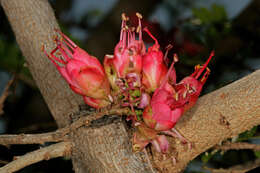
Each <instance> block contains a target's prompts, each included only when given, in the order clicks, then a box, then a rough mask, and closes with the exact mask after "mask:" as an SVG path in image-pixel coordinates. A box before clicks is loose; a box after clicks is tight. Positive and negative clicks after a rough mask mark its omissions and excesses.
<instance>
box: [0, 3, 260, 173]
mask: <svg viewBox="0 0 260 173" xmlns="http://www.w3.org/2000/svg"><path fill="white" fill-rule="evenodd" d="M0 2H1V5H2V7H3V8H4V11H5V13H6V15H7V16H8V19H9V21H10V23H11V26H12V28H13V30H14V33H15V35H16V40H17V42H18V44H19V46H20V48H21V50H22V52H23V55H24V56H25V57H26V61H27V64H28V67H29V69H30V71H31V73H32V75H33V77H34V80H35V81H36V83H37V85H38V87H39V89H40V91H41V93H42V95H43V97H44V99H45V101H46V103H47V104H48V106H49V108H50V110H51V112H52V115H53V117H54V118H55V120H56V122H57V124H58V126H59V127H64V126H65V125H68V124H69V123H70V119H69V116H68V114H70V113H72V112H76V111H78V105H79V104H83V101H82V99H81V97H80V96H77V95H75V94H74V93H72V91H71V90H70V89H69V87H68V85H67V84H66V83H65V81H64V80H63V79H62V78H61V76H60V75H59V74H58V72H57V70H56V69H55V68H54V66H53V65H52V64H51V63H50V62H49V60H48V58H47V57H45V55H44V54H43V53H42V52H41V46H42V45H43V44H45V46H46V48H47V51H50V50H51V49H52V48H54V43H53V41H52V37H53V36H54V35H55V34H56V33H55V32H54V28H58V24H57V22H56V19H55V17H54V13H53V11H52V9H51V7H50V5H49V3H48V1H47V0H0ZM259 86H260V71H257V72H255V73H253V74H251V75H249V76H247V77H245V78H243V79H241V80H239V81H237V82H234V83H233V84H230V85H228V86H226V87H223V88H221V89H219V90H217V91H215V92H212V93H210V94H208V95H206V96H203V97H202V98H201V99H199V101H198V103H197V104H196V106H195V107H194V108H193V109H192V110H190V111H189V112H187V113H186V114H185V115H184V117H183V119H182V120H181V121H180V122H179V123H178V124H177V126H176V128H177V129H178V130H179V131H180V133H181V134H183V135H184V136H185V137H186V138H188V139H189V140H190V141H191V142H192V143H193V149H192V150H189V151H187V146H183V145H181V144H180V143H178V142H177V141H178V140H174V139H172V138H171V139H170V142H171V144H172V145H171V150H172V151H173V152H172V153H174V156H175V157H176V158H177V164H176V165H175V166H173V165H172V163H171V160H170V159H166V160H160V158H161V157H160V156H157V154H155V156H154V165H155V166H157V168H158V169H160V170H163V169H164V172H180V171H181V170H182V169H184V168H185V166H186V164H187V163H188V162H189V161H190V160H192V159H193V158H195V157H196V156H197V155H199V154H200V153H202V152H203V151H205V150H207V149H208V148H210V147H212V146H214V145H215V144H218V143H219V142H221V141H223V140H225V139H227V138H229V137H232V136H236V135H238V134H239V133H241V132H243V131H245V130H247V129H250V128H251V127H253V126H254V125H257V124H260V105H259V104H260V100H259V99H260V88H259ZM70 139H71V141H73V142H74V147H73V151H72V154H73V156H72V161H73V167H74V170H75V172H96V173H99V172H100V173H104V172H105V173H117V172H124V173H125V172H129V173H138V172H140V173H141V172H142V173H144V172H150V170H149V169H147V164H146V163H144V162H143V157H142V153H139V154H134V153H132V151H131V146H130V138H129V136H128V133H127V131H126V128H125V127H124V124H123V123H122V122H117V123H113V124H110V125H106V126H102V127H100V128H80V129H78V130H77V131H76V132H74V133H73V135H71V136H70Z"/></svg>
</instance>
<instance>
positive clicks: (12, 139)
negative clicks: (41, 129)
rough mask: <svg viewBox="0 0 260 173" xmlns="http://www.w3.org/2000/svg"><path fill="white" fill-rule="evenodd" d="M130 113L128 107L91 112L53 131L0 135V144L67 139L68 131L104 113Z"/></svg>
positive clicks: (42, 142) (88, 122) (84, 124)
mask: <svg viewBox="0 0 260 173" xmlns="http://www.w3.org/2000/svg"><path fill="white" fill-rule="evenodd" d="M129 113H130V110H129V109H128V108H117V107H115V108H111V109H110V110H103V111H101V112H97V113H93V114H90V115H87V116H83V117H81V118H79V119H78V120H77V121H75V122H73V123H72V124H71V125H69V126H66V127H64V128H61V129H58V130H56V131H54V132H48V133H42V134H19V135H0V144H1V145H11V144H44V143H45V142H61V141H67V140H68V136H67V134H69V133H70V132H72V131H74V130H76V129H78V128H80V127H82V126H88V125H90V124H91V121H93V120H97V119H99V118H102V117H103V116H104V115H127V114H129Z"/></svg>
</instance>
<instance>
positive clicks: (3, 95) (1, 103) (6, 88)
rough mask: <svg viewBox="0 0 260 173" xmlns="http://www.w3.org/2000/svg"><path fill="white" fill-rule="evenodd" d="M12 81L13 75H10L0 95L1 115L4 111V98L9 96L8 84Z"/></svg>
mask: <svg viewBox="0 0 260 173" xmlns="http://www.w3.org/2000/svg"><path fill="white" fill-rule="evenodd" d="M13 82H14V77H12V78H11V79H10V80H9V81H8V83H7V84H6V86H5V88H4V91H3V93H2V95H1V96H0V115H2V114H3V113H4V111H3V108H4V102H5V100H6V98H7V97H8V96H9V94H10V92H9V88H10V86H11V85H12V84H13Z"/></svg>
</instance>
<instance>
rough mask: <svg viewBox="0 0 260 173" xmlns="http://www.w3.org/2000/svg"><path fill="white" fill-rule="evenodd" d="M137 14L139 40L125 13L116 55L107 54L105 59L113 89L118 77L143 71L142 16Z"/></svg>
mask: <svg viewBox="0 0 260 173" xmlns="http://www.w3.org/2000/svg"><path fill="white" fill-rule="evenodd" d="M136 15H137V17H138V20H139V25H138V27H137V29H136V30H137V32H138V33H139V40H136V38H135V29H134V28H129V27H128V26H127V25H126V22H127V21H128V20H129V18H128V17H126V16H125V14H124V13H123V14H122V26H121V34H120V41H119V43H118V44H117V45H116V47H115V50H114V55H106V56H105V59H104V67H105V71H106V73H107V76H108V79H109V82H110V84H111V86H112V87H113V89H117V87H116V84H115V81H116V79H118V78H125V77H126V75H127V74H129V73H136V74H141V71H142V55H143V54H144V53H145V45H144V43H143V41H142V32H141V18H142V16H141V15H140V14H139V13H137V14H136Z"/></svg>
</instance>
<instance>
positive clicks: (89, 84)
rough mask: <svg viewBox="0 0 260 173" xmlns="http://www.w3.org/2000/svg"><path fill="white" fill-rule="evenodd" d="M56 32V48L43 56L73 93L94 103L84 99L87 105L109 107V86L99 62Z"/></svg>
mask: <svg viewBox="0 0 260 173" xmlns="http://www.w3.org/2000/svg"><path fill="white" fill-rule="evenodd" d="M57 32H59V33H60V35H61V37H62V38H61V39H58V37H56V38H55V42H56V45H57V47H56V48H55V49H54V50H52V52H51V53H50V55H48V54H47V52H46V51H45V50H44V52H45V54H46V55H47V56H48V58H49V59H50V60H51V61H52V63H53V64H54V65H55V66H56V68H57V69H58V71H59V72H60V74H61V75H62V77H63V78H64V79H65V80H66V81H67V82H68V83H69V85H70V87H71V89H72V90H73V91H74V92H76V93H78V94H80V95H82V96H84V97H86V98H89V99H90V100H91V102H95V104H92V103H91V104H89V103H90V101H86V100H89V99H84V100H85V101H86V103H87V104H89V105H91V106H93V107H95V108H100V107H105V106H107V105H109V98H108V96H109V93H110V86H109V82H108V80H107V78H106V75H105V72H104V69H103V67H102V66H101V64H100V62H99V61H98V60H97V58H95V57H94V56H91V55H89V54H88V53H87V52H85V51H84V50H83V49H81V48H79V47H78V46H77V45H76V44H75V43H74V42H72V41H71V40H70V39H69V38H68V37H67V36H66V35H64V34H63V33H62V32H61V31H58V30H57ZM97 100H98V101H97Z"/></svg>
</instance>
